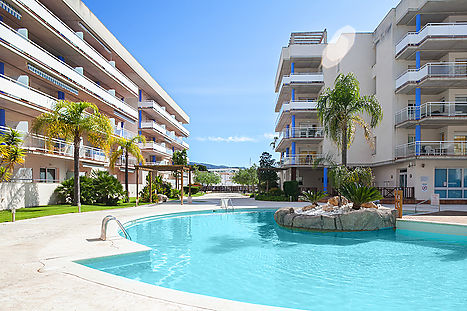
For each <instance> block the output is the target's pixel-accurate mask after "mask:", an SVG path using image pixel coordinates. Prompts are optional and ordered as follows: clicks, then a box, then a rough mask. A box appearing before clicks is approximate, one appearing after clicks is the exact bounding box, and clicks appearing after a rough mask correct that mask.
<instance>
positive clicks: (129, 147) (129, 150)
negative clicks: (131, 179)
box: [110, 135, 146, 202]
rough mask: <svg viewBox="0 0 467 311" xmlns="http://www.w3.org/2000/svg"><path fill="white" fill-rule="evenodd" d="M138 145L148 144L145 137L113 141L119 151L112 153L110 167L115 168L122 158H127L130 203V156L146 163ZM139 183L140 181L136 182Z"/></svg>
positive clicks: (126, 179)
mask: <svg viewBox="0 0 467 311" xmlns="http://www.w3.org/2000/svg"><path fill="white" fill-rule="evenodd" d="M138 143H143V144H145V143H146V138H145V137H144V136H141V135H138V136H135V137H133V138H131V139H127V138H123V137H116V138H114V139H113V142H112V144H113V145H115V146H117V150H115V151H113V152H112V155H111V156H110V167H111V168H112V169H113V168H115V164H116V163H117V161H118V159H119V158H120V157H121V156H123V155H124V156H125V193H126V198H125V201H126V202H129V199H130V192H129V190H128V156H129V155H132V156H134V157H135V158H136V160H137V161H138V162H141V163H144V157H143V155H142V154H141V149H139V146H138ZM136 182H138V181H136Z"/></svg>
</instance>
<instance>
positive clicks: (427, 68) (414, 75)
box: [396, 62, 467, 89]
mask: <svg viewBox="0 0 467 311" xmlns="http://www.w3.org/2000/svg"><path fill="white" fill-rule="evenodd" d="M426 77H436V78H467V63H463V62H451V63H447V62H446V63H428V64H426V65H424V66H423V67H421V68H420V69H409V70H407V71H406V72H405V73H403V74H402V75H401V76H399V77H398V78H397V79H396V89H398V88H399V87H401V86H403V85H404V84H406V83H417V82H419V81H421V80H422V79H424V78H426Z"/></svg>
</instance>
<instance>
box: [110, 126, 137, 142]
mask: <svg viewBox="0 0 467 311" xmlns="http://www.w3.org/2000/svg"><path fill="white" fill-rule="evenodd" d="M114 134H115V135H117V136H120V137H123V138H126V139H132V138H133V137H136V136H138V134H136V133H134V132H132V131H129V130H127V129H124V128H123V129H122V128H121V127H119V126H115V128H114Z"/></svg>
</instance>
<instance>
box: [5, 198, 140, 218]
mask: <svg viewBox="0 0 467 311" xmlns="http://www.w3.org/2000/svg"><path fill="white" fill-rule="evenodd" d="M135 204H136V198H130V202H128V203H123V202H119V203H118V205H115V206H108V205H81V211H82V212H92V211H102V210H109V209H117V208H125V207H133V206H135ZM145 204H149V203H140V205H145ZM77 212H78V208H77V207H76V206H71V205H69V204H60V205H44V206H37V207H26V208H21V209H18V210H16V220H21V219H30V218H37V217H43V216H50V215H61V214H70V213H77ZM9 221H11V211H9V210H6V211H0V222H9Z"/></svg>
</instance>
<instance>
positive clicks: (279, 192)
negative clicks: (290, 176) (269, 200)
mask: <svg viewBox="0 0 467 311" xmlns="http://www.w3.org/2000/svg"><path fill="white" fill-rule="evenodd" d="M268 194H269V195H272V196H281V195H284V191H282V190H281V189H279V188H276V187H274V188H271V189H269V192H268Z"/></svg>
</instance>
